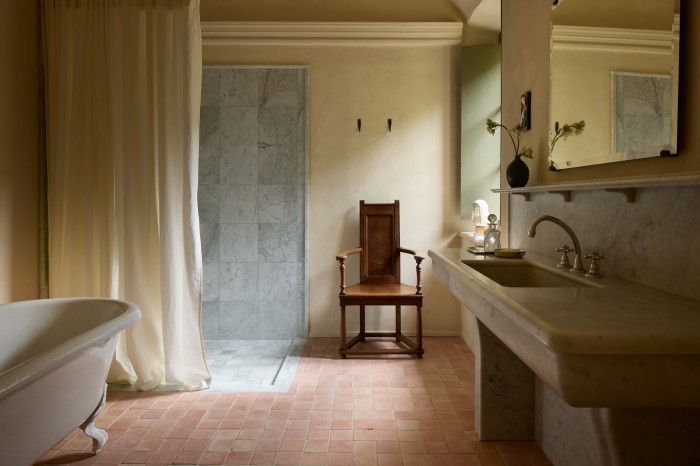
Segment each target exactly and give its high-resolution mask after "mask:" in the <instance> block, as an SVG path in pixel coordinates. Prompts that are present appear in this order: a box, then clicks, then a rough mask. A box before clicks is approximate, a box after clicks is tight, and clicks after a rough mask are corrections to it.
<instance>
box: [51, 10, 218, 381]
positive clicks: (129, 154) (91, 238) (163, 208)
mask: <svg viewBox="0 0 700 466" xmlns="http://www.w3.org/2000/svg"><path fill="white" fill-rule="evenodd" d="M42 25H43V33H44V42H43V44H44V50H43V53H44V64H45V86H46V130H47V176H48V239H49V241H48V242H49V246H48V257H49V294H50V296H52V297H64V296H98V297H113V298H119V299H125V300H128V301H131V302H133V303H135V304H136V305H137V306H138V307H139V308H140V309H141V312H142V317H141V320H140V321H139V322H138V324H136V325H135V326H133V327H131V328H130V329H127V330H126V331H125V332H123V333H122V334H121V335H120V338H119V341H118V344H117V351H116V354H115V358H114V361H113V363H112V367H111V369H110V373H109V379H108V380H109V381H110V382H119V383H128V384H132V385H134V386H136V387H137V388H138V389H141V390H149V389H152V388H156V387H161V388H181V389H186V390H198V389H203V388H207V387H208V385H209V382H210V380H211V375H210V374H209V370H208V368H207V365H206V361H205V359H204V350H203V345H202V337H201V328H200V313H201V293H202V258H201V245H200V239H199V219H198V212H197V170H198V142H199V105H200V98H201V71H202V58H201V33H200V24H199V0H42Z"/></svg>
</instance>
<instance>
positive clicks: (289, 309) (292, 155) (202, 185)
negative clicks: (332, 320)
mask: <svg viewBox="0 0 700 466" xmlns="http://www.w3.org/2000/svg"><path fill="white" fill-rule="evenodd" d="M307 74H308V73H307V68H306V67H267V68H263V67H204V70H203V77H202V105H201V123H200V155H199V160H200V163H199V194H198V200H199V217H200V231H201V238H202V254H203V261H204V293H203V311H202V331H203V335H204V339H205V340H293V339H295V338H305V337H306V336H307V324H306V320H307V319H306V295H307V293H306V289H307V286H306V276H307V274H306V263H307V261H306V257H307V248H306V191H307V187H306V186H307V183H306V178H307V176H306V172H307V169H306V166H307V126H308V120H307Z"/></svg>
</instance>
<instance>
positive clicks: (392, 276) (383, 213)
mask: <svg viewBox="0 0 700 466" xmlns="http://www.w3.org/2000/svg"><path fill="white" fill-rule="evenodd" d="M399 224H400V222H399V201H394V203H393V204H365V201H360V246H361V247H362V253H361V255H360V256H361V259H360V282H361V283H399V282H400V281H401V266H400V257H399V256H400V255H399V247H400V244H401V243H400V238H399Z"/></svg>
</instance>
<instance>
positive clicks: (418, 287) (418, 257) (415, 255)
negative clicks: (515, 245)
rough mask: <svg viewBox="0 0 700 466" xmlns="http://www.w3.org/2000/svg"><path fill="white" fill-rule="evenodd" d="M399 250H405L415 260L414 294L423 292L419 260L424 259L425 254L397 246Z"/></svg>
mask: <svg viewBox="0 0 700 466" xmlns="http://www.w3.org/2000/svg"><path fill="white" fill-rule="evenodd" d="M399 252H405V253H406V254H410V255H412V256H413V258H414V259H415V260H416V294H423V291H422V290H423V285H421V283H420V272H421V262H423V259H425V256H424V255H423V254H422V253H420V252H418V251H416V250H413V249H408V248H399Z"/></svg>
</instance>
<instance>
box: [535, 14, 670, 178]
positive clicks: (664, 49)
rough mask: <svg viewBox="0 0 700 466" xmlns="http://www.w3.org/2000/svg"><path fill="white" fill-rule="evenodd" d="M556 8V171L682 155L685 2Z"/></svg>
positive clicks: (552, 122)
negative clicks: (570, 131) (565, 133)
mask: <svg viewBox="0 0 700 466" xmlns="http://www.w3.org/2000/svg"><path fill="white" fill-rule="evenodd" d="M554 3H555V5H553V6H552V25H551V37H550V39H551V40H550V45H551V50H550V52H551V55H550V65H551V68H550V79H551V82H550V109H549V110H550V112H549V116H550V134H552V133H553V132H554V128H555V125H557V124H559V125H562V124H566V123H573V122H577V121H580V120H584V121H585V122H586V128H585V131H583V133H582V134H581V135H580V136H577V137H572V138H568V139H562V140H560V141H558V142H557V143H556V145H555V147H554V149H553V150H552V153H551V154H550V160H549V167H550V169H551V170H561V169H565V168H574V167H581V166H586V165H595V164H601V163H609V162H618V161H623V160H631V159H637V158H645V157H658V156H668V155H676V154H677V144H676V141H677V133H676V129H677V115H678V69H679V61H678V56H679V55H678V51H679V31H680V11H681V0H645V1H643V2H640V1H639V0H615V1H610V0H559V1H558V2H557V1H555V2H554Z"/></svg>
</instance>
